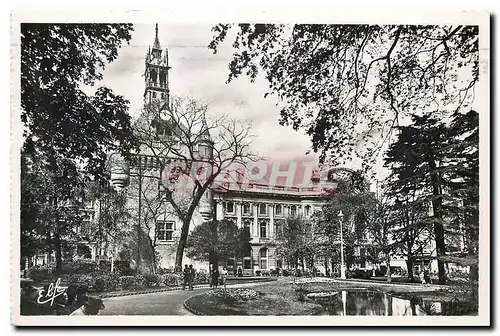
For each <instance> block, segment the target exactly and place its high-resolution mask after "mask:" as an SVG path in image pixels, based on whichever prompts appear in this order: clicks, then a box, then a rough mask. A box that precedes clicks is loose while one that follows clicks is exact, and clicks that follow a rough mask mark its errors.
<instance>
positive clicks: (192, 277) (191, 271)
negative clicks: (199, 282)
mask: <svg viewBox="0 0 500 336" xmlns="http://www.w3.org/2000/svg"><path fill="white" fill-rule="evenodd" d="M195 275H196V271H195V269H194V268H193V265H189V290H193V282H194V277H195Z"/></svg>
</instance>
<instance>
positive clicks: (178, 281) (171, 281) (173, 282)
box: [165, 273, 183, 286]
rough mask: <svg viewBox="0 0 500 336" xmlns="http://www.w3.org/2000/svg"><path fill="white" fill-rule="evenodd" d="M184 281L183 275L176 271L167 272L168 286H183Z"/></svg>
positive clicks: (166, 281) (166, 283)
mask: <svg viewBox="0 0 500 336" xmlns="http://www.w3.org/2000/svg"><path fill="white" fill-rule="evenodd" d="M182 282H183V278H182V276H180V275H179V274H176V273H172V274H165V285H166V286H181V285H182Z"/></svg>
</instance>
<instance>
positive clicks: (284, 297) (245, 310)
mask: <svg viewBox="0 0 500 336" xmlns="http://www.w3.org/2000/svg"><path fill="white" fill-rule="evenodd" d="M252 289H253V290H255V291H256V292H257V295H258V297H257V298H255V299H249V300H231V299H229V298H220V297H214V296H213V295H210V294H209V293H204V294H200V295H196V296H194V297H192V298H190V299H188V300H187V301H186V305H187V306H188V307H191V308H192V309H194V310H196V311H198V312H200V313H201V314H202V315H270V316H277V315H317V314H319V313H320V312H321V311H322V306H321V305H319V304H316V303H312V302H307V301H300V300H299V299H298V295H297V293H296V292H295V290H294V289H293V288H292V286H291V284H290V283H289V282H288V281H283V280H280V281H274V282H272V283H266V284H262V285H257V286H253V287H252ZM218 291H223V289H219V290H218ZM228 291H230V289H228ZM221 296H223V295H221Z"/></svg>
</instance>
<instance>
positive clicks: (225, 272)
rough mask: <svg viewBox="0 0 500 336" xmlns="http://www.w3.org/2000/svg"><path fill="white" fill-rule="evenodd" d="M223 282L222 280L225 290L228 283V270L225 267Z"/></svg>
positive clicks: (222, 275)
mask: <svg viewBox="0 0 500 336" xmlns="http://www.w3.org/2000/svg"><path fill="white" fill-rule="evenodd" d="M221 280H222V285H223V286H224V289H225V288H226V282H227V268H226V267H224V268H223V269H222V274H221Z"/></svg>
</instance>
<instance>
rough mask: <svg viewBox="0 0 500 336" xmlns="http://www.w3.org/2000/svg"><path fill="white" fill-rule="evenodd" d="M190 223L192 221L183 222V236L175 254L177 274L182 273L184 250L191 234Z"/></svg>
mask: <svg viewBox="0 0 500 336" xmlns="http://www.w3.org/2000/svg"><path fill="white" fill-rule="evenodd" d="M189 222H190V220H189V221H184V222H182V228H181V236H180V239H179V244H178V245H177V251H176V254H175V272H182V259H183V257H184V249H185V248H186V241H187V237H188V233H189Z"/></svg>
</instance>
